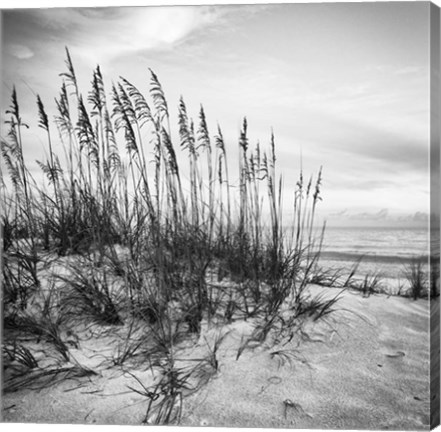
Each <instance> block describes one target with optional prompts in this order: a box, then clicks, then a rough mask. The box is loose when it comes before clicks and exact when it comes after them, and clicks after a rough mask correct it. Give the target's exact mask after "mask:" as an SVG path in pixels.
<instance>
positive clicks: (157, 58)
mask: <svg viewBox="0 0 441 432" xmlns="http://www.w3.org/2000/svg"><path fill="white" fill-rule="evenodd" d="M2 16H3V22H2V57H1V60H2V61H1V67H2V103H1V111H2V114H3V113H4V112H5V110H6V109H7V107H8V105H9V97H10V93H11V89H12V86H13V85H15V86H16V88H17V93H18V97H19V102H20V105H21V109H22V117H23V119H24V121H25V122H26V123H27V124H29V126H31V127H30V129H29V131H27V132H26V133H27V134H28V135H29V136H28V139H26V140H25V143H26V144H25V158H26V160H28V161H29V163H31V164H33V163H34V162H33V161H34V160H35V159H41V158H42V157H41V154H42V152H43V148H44V146H45V142H44V138H42V137H41V132H39V131H38V127H37V121H38V118H37V108H36V102H35V100H36V96H35V95H36V94H39V95H40V96H41V98H42V100H43V102H44V104H45V107H46V108H47V110H48V112H49V113H50V114H51V115H54V114H55V110H54V103H53V100H54V97H55V96H57V95H58V92H59V88H60V85H61V82H62V81H61V78H60V76H59V74H60V73H61V72H64V71H65V66H64V60H65V51H64V49H65V46H67V47H69V50H70V53H71V56H72V59H73V62H74V64H75V68H76V72H77V74H78V77H79V83H80V88H82V89H83V91H84V93H86V92H87V91H88V90H89V84H90V81H91V77H92V70H93V69H94V67H95V66H96V65H97V64H100V66H101V68H102V71H103V75H104V79H105V82H106V86H107V89H110V85H111V83H112V81H116V80H117V79H118V77H119V76H120V75H121V76H123V77H125V78H126V79H128V80H129V81H130V82H132V83H133V84H135V85H136V86H137V87H138V88H139V89H140V90H142V91H143V92H144V93H147V92H148V83H149V73H148V68H152V69H153V70H154V71H155V73H156V74H157V75H158V77H159V79H160V81H161V83H162V85H163V88H164V90H165V93H166V95H167V99H168V102H169V106H170V109H171V112H172V120H173V119H176V118H177V110H178V108H177V107H178V102H179V97H180V96H181V95H182V96H183V97H184V99H185V102H186V104H187V107H188V110H189V113H190V115H191V116H192V117H193V118H195V119H196V118H197V114H198V110H199V106H200V104H201V103H202V104H203V106H204V109H205V113H206V115H207V122H208V127H209V129H210V131H211V133H212V135H214V134H215V133H216V129H217V124H220V126H221V127H222V131H223V134H224V137H225V140H226V146H227V151H228V152H229V157H230V162H234V160H235V159H237V138H238V135H239V130H240V127H241V123H242V119H243V117H244V116H246V117H247V120H248V130H249V138H250V144H251V145H253V144H255V143H257V142H259V143H260V145H261V146H262V147H264V148H265V147H266V146H268V144H269V139H270V134H271V130H274V134H275V140H276V149H277V155H278V170H279V172H280V173H283V176H284V188H285V193H286V195H288V196H292V194H293V191H294V187H295V184H296V181H297V180H298V176H299V170H300V167H301V166H302V168H303V171H304V174H305V176H309V175H316V174H317V172H318V170H319V168H320V166H323V188H322V198H323V201H322V202H321V203H320V206H319V214H320V217H322V218H323V219H326V220H327V221H328V224H330V225H331V226H333V225H334V226H337V225H343V226H352V225H383V226H386V225H391V226H396V225H422V224H425V223H427V213H428V212H429V198H430V193H429V170H428V163H429V116H430V110H429V70H430V64H429V4H428V3H424V2H411V3H400V2H392V3H381V2H380V3H334V4H331V3H324V4H279V5H277V4H268V5H264V4H256V5H242V6H239V5H230V6H224V5H221V6H213V5H208V6H188V7H184V6H178V7H144V8H143V7H132V8H125V7H121V8H77V9H75V8H61V9H33V10H30V9H24V10H18V9H17V10H8V11H6V10H4V11H3V13H2ZM3 118H4V117H2V119H3ZM172 125H173V121H172ZM174 127H175V129H176V130H177V122H176V121H174ZM3 136H4V129H2V137H3ZM55 145H57V144H55ZM33 167H34V168H35V169H36V165H35V164H34V165H33Z"/></svg>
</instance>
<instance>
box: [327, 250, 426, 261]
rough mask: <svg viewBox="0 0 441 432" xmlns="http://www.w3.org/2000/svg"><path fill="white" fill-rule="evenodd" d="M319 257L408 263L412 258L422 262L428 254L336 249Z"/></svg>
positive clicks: (338, 259) (337, 259)
mask: <svg viewBox="0 0 441 432" xmlns="http://www.w3.org/2000/svg"><path fill="white" fill-rule="evenodd" d="M320 256H321V258H324V259H328V260H335V261H350V262H355V261H358V260H362V261H364V262H375V263H397V264H399V263H409V262H412V261H414V260H418V261H421V262H423V263H425V262H428V260H429V256H428V255H426V254H422V255H415V254H410V253H409V254H404V253H403V254H397V255H382V254H374V253H357V252H338V251H324V252H322V253H321V254H320Z"/></svg>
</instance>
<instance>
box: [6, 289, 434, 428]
mask: <svg viewBox="0 0 441 432" xmlns="http://www.w3.org/2000/svg"><path fill="white" fill-rule="evenodd" d="M310 290H311V293H313V294H317V293H325V294H326V295H329V296H334V295H335V294H336V293H337V292H338V290H336V289H329V288H322V287H318V286H311V287H310ZM437 302H439V300H437ZM336 307H337V308H338V309H340V310H339V311H338V312H336V313H334V314H333V315H331V316H330V317H329V319H328V320H327V322H323V321H321V322H318V323H317V322H316V323H311V322H309V323H307V324H306V327H305V331H306V333H307V334H308V336H309V337H310V339H311V340H313V341H307V340H304V341H303V342H301V343H300V345H299V346H297V343H298V340H296V339H294V340H293V341H291V342H290V344H288V345H286V346H285V347H284V349H285V350H291V351H292V353H291V354H293V355H294V356H295V358H293V359H292V361H291V365H290V364H289V363H288V362H287V363H285V364H284V365H279V362H278V361H277V360H276V359H275V358H274V359H272V358H271V356H270V355H269V352H270V351H271V349H270V347H268V346H267V345H265V344H264V345H263V346H261V347H257V348H255V349H253V350H251V349H250V350H245V351H244V353H243V354H242V355H241V357H240V358H239V359H238V360H237V361H236V355H237V349H238V346H239V345H240V343H241V340H242V337H243V335H245V336H246V335H249V334H250V333H251V332H252V330H253V323H252V322H247V323H234V324H232V325H230V326H229V327H226V328H223V329H205V330H204V336H205V337H206V338H207V340H208V341H212V340H213V338H214V337H215V336H216V334H218V332H219V331H223V332H225V331H227V330H229V331H230V333H229V334H228V336H227V337H226V338H225V340H224V342H223V343H222V345H221V347H220V349H219V354H218V359H219V363H220V372H219V373H218V374H217V375H215V376H214V378H212V379H211V381H210V382H209V383H208V384H207V385H206V386H205V387H204V388H203V389H202V390H200V391H199V392H198V393H196V394H194V395H192V396H190V397H188V398H186V399H184V405H183V416H182V421H181V424H182V425H184V426H232V427H267V428H302V429H303V428H314V429H329V428H332V429H337V428H338V429H377V430H378V429H395V430H421V429H428V427H429V302H428V301H427V300H418V301H415V302H414V301H411V300H409V299H406V298H399V297H387V296H385V295H377V296H372V297H369V298H363V297H362V296H361V294H360V293H351V292H345V293H343V295H342V298H341V300H340V301H339V303H338V304H337V306H336ZM204 341H205V339H204V338H201V339H200V342H201V346H200V347H199V348H198V347H196V348H194V349H190V348H187V349H186V350H184V351H183V352H182V356H183V357H185V356H187V357H191V356H192V355H197V352H198V349H199V350H202V349H203V347H204ZM109 343H111V341H109V340H106V339H103V340H102V341H101V342H99V341H95V342H93V341H89V343H84V344H81V350H80V351H75V350H74V352H73V353H74V355H75V356H76V358H77V360H78V361H79V362H80V363H81V364H86V365H89V366H91V367H93V368H95V370H96V369H97V368H98V364H99V362H97V357H92V353H93V352H95V351H100V350H104V349H105V348H106V346H105V345H106V344H107V345H108V344H109ZM189 346H190V345H189ZM107 348H108V346H107ZM95 354H96V353H95ZM131 372H132V373H134V374H135V375H136V376H137V377H139V378H141V379H143V380H145V382H146V383H147V384H148V383H149V382H151V379H152V378H151V373H150V372H143V371H141V370H131ZM80 384H81V387H79V385H80ZM127 385H132V386H135V385H136V383H135V381H134V380H133V378H132V377H130V376H129V375H127V374H123V373H122V372H121V371H120V370H118V369H117V368H111V369H103V370H99V376H93V377H90V381H89V379H88V378H83V379H82V380H81V381H78V382H74V381H66V382H62V383H61V384H58V385H56V386H53V387H49V388H47V389H44V390H41V391H39V392H36V391H31V390H21V391H18V392H15V393H8V394H5V395H4V397H3V398H2V403H3V415H4V418H3V420H4V421H6V422H25V423H26V422H47V423H95V424H140V422H141V421H142V419H143V417H144V414H145V408H146V400H145V398H143V397H142V396H140V395H138V394H136V393H134V392H130V391H128V388H127ZM116 393H121V394H118V395H115V394H116ZM288 400H289V402H286V403H284V401H288ZM285 407H286V411H285ZM30 427H31V426H29V428H30ZM4 430H12V425H10V427H7V428H6V427H5V428H4Z"/></svg>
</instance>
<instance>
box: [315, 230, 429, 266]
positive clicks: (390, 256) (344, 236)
mask: <svg viewBox="0 0 441 432" xmlns="http://www.w3.org/2000/svg"><path fill="white" fill-rule="evenodd" d="M323 252H324V254H323V256H326V257H327V258H335V259H343V260H345V261H346V260H351V259H352V260H356V259H358V258H360V257H363V258H364V259H365V260H371V261H372V260H374V261H385V262H391V263H392V262H396V263H400V262H408V261H410V260H412V259H413V258H415V257H427V256H428V255H429V233H428V230H427V229H425V228H377V227H369V228H327V229H326V232H325V238H324V242H323Z"/></svg>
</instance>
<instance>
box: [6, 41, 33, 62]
mask: <svg viewBox="0 0 441 432" xmlns="http://www.w3.org/2000/svg"><path fill="white" fill-rule="evenodd" d="M6 50H7V52H8V53H9V54H10V55H12V56H14V57H15V58H18V59H19V60H27V59H30V58H31V57H33V56H34V52H33V51H32V50H31V49H30V48H29V47H27V46H25V45H20V44H8V45H7V46H6Z"/></svg>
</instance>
